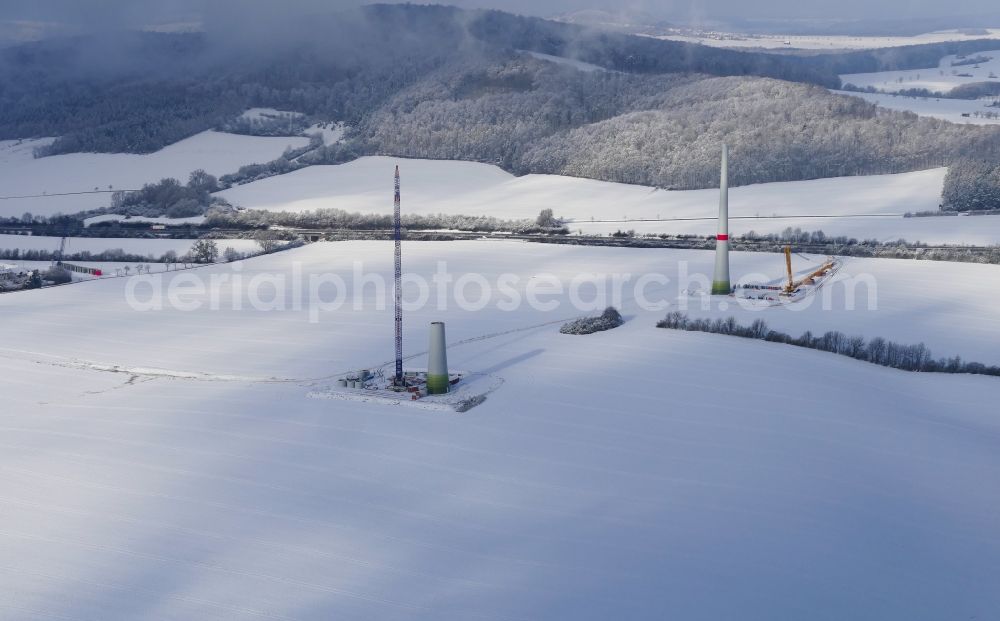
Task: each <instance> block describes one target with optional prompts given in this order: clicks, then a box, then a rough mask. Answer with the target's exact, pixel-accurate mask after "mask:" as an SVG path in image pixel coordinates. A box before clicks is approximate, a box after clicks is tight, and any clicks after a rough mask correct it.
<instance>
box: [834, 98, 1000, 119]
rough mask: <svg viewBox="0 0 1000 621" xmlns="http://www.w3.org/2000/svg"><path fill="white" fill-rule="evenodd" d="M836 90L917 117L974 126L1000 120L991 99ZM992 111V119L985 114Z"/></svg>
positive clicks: (999, 109) (999, 112)
mask: <svg viewBox="0 0 1000 621" xmlns="http://www.w3.org/2000/svg"><path fill="white" fill-rule="evenodd" d="M833 92H834V93H837V94H839V95H848V96H850V97H860V98H861V99H864V100H866V101H870V102H872V103H874V104H878V105H879V106H881V107H883V108H888V109H889V110H903V111H908V112H913V113H914V114H917V115H918V116H929V117H932V118H936V119H944V120H945V121H951V122H952V123H971V124H973V125H996V124H998V123H1000V108H997V107H995V106H990V105H989V104H991V103H992V101H993V100H990V99H985V100H984V99H973V100H969V99H942V98H939V97H908V96H905V95H892V94H883V93H854V92H850V91H833ZM977 113H978V116H977ZM989 113H992V114H993V115H996V116H995V117H992V118H991V117H987V116H985V115H986V114H989ZM963 115H968V116H963Z"/></svg>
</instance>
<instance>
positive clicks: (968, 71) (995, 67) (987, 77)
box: [840, 50, 1000, 93]
mask: <svg viewBox="0 0 1000 621" xmlns="http://www.w3.org/2000/svg"><path fill="white" fill-rule="evenodd" d="M976 56H984V57H989V58H990V60H989V61H987V62H983V63H980V64H979V65H959V66H957V67H956V66H952V63H953V62H956V60H957V58H956V57H955V56H945V57H944V58H942V59H941V62H940V63H939V64H938V66H937V67H935V68H928V69H906V70H901V71H879V72H877V73H848V74H844V75H842V76H840V79H841V81H842V82H843V83H844V84H853V85H854V86H857V87H860V88H866V87H868V86H873V87H875V88H876V89H878V90H880V91H883V92H886V93H896V92H899V91H901V90H906V89H911V88H925V89H927V90H929V91H930V92H932V93H948V92H950V91H951V90H952V89H953V88H955V87H956V86H959V85H962V84H971V83H973V82H993V81H997V82H1000V50H991V51H986V52H978V53H976V54H970V55H969V58H973V57H976ZM991 76H992V77H991Z"/></svg>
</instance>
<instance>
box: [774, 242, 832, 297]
mask: <svg viewBox="0 0 1000 621" xmlns="http://www.w3.org/2000/svg"><path fill="white" fill-rule="evenodd" d="M836 264H837V262H836V261H835V260H834V258H833V257H827V259H826V261H825V262H824V263H823V265H821V266H820V267H819V269H817V270H814V271H812V272H810V273H809V274H808V275H806V276H804V277H803V278H800V279H799V280H795V279H794V277H793V276H792V247H791V246H785V269H786V271H787V273H788V284H787V285H785V288H784V291H783V293H784V294H785V295H791V294H793V293H795V291H796V290H798V288H799V287H801V286H802V285H811V284H814V283H815V282H816V279H818V278H822V277H824V276H826V275H828V274H829V273H830V272H831V271H832V270H833V268H834V267H835V266H836Z"/></svg>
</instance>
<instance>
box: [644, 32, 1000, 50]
mask: <svg viewBox="0 0 1000 621" xmlns="http://www.w3.org/2000/svg"><path fill="white" fill-rule="evenodd" d="M983 30H985V32H976V33H968V32H963V31H960V30H941V31H937V32H927V33H924V34H919V35H914V36H883V37H877V36H851V35H783V34H753V35H747V34H745V33H734V32H714V33H704V34H702V35H700V36H699V35H690V34H676V35H666V36H660V37H656V38H658V39H670V40H674V41H686V42H688V43H700V44H701V45H709V46H712V47H728V48H764V49H789V48H790V49H800V50H827V51H834V50H870V49H878V48H887V47H902V46H906V45H926V44H929V43H944V42H946V41H972V40H975V39H1000V29H997V28H985V29H983Z"/></svg>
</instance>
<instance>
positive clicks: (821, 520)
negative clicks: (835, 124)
mask: <svg viewBox="0 0 1000 621" xmlns="http://www.w3.org/2000/svg"><path fill="white" fill-rule="evenodd" d="M391 257H392V254H391V244H388V243H385V242H381V243H379V242H349V243H320V244H313V245H311V246H308V247H305V248H301V249H298V250H293V251H289V252H286V253H279V254H277V255H270V256H266V257H261V258H257V259H252V260H249V261H246V262H244V263H243V264H242V265H241V267H240V268H239V269H240V272H239V273H241V274H242V275H243V277H244V278H245V279H246V280H244V282H245V283H246V282H248V281H249V280H250V279H251V278H253V277H256V276H261V277H262V278H263V277H266V276H267V275H268V274H270V275H271V276H274V275H284V276H285V277H286V278H289V279H291V278H294V275H295V270H296V269H299V270H301V271H302V273H303V274H304V275H306V276H308V275H310V274H318V273H320V272H327V271H330V270H332V271H334V272H335V273H337V274H339V275H340V276H341V277H343V278H345V280H346V281H347V282H351V280H350V275H351V272H352V269H353V268H352V262H353V261H354V260H358V259H360V260H363V261H364V262H365V265H366V268H367V269H368V270H371V271H373V272H375V273H379V274H381V275H383V276H384V277H388V275H389V274H390V273H391V265H392V259H391ZM440 260H443V261H447V262H448V263H449V264H450V265H452V266H453V269H455V270H456V271H457V273H456V275H458V274H462V273H466V272H468V273H478V274H482V275H484V277H486V278H487V279H488V280H492V279H493V278H495V277H496V276H497V275H498V274H501V273H505V272H506V273H511V274H514V275H517V276H518V277H520V279H521V281H520V284H518V285H517V288H518V290H522V288H526V287H527V286H528V284H527V283H528V282H530V281H531V280H532V279H537V278H539V277H540V274H542V273H550V274H553V275H554V276H555V277H556V279H557V280H559V281H560V282H562V283H564V284H565V283H567V282H568V281H569V280H570V279H571V278H572V276H573V275H575V274H578V273H580V272H582V271H592V272H608V271H617V272H632V273H636V274H638V273H641V272H644V271H650V270H655V271H663V272H664V273H667V274H671V275H672V274H673V271H674V270H675V269H676V267H677V263H678V261H680V260H690V261H692V268H691V271H692V272H699V271H703V270H705V269H708V267H709V266H710V262H711V253H703V252H683V251H658V250H630V249H609V248H579V247H553V246H544V245H536V244H518V243H514V242H506V243H505V242H454V243H432V242H428V243H406V244H405V245H404V266H405V269H406V270H407V271H409V272H413V273H418V274H425V275H429V274H430V273H431V272H433V271H434V270H435V269H436V265H437V262H438V261H440ZM780 260H781V258H780V257H778V256H775V255H742V254H737V255H734V257H733V272H734V276H739V275H742V274H745V273H747V271H748V270H752V271H763V270H772V264H774V265H773V270H772V271H774V272H780V266H779V265H778V264H779V263H780ZM295 266H298V267H295ZM970 267H971V268H975V269H974V270H971V271H970V270H969V268H970ZM927 268H928V264H926V263H920V264H917V263H914V262H909V261H881V262H877V261H858V262H852V263H849V264H848V265H847V266H845V269H851V270H859V271H860V270H868V271H871V270H874V271H875V273H876V275H877V276H878V279H879V289H880V300H882V301H883V302H884V303H883V304H882V306H881V307H880V308H879V310H878V311H874V312H864V313H861V314H859V315H858V316H859V317H860V319H858V320H857V322H856V323H854V324H850V323H848V326H847V327H846V330H847V331H848V332H851V331H852V330H853V329H854V328H855V327H861V328H862V329H863V330H864V332H865V333H867V334H873V333H875V332H882V333H886V334H884V335H885V336H890V337H897V338H900V339H901V340H907V341H909V340H915V339H925V340H927V341H928V344H929V345H931V346H932V347H933V348H934V349H936V350H938V351H937V353H939V354H941V355H944V354H947V353H951V352H952V351H954V352H955V353H962V354H963V355H965V356H966V357H968V358H969V359H975V358H977V357H981V358H985V357H987V356H991V357H992V360H984V361H992V362H997V360H998V359H997V357H996V355H995V352H996V351H998V348H997V345H998V344H1000V343H998V339H1000V336H998V335H1000V331H998V330H995V329H993V330H991V329H989V326H990V321H991V317H992V316H993V314H994V313H993V312H992V309H994V308H995V307H996V305H997V303H998V302H1000V300H998V299H997V295H995V294H994V293H992V292H991V290H989V289H987V290H982V286H981V284H982V282H984V281H985V280H988V279H995V273H994V272H995V271H996V269H997V268H996V267H993V266H967V265H949V264H935V265H934V266H933V267H932V269H931V271H928V269H927ZM235 273H237V272H235V271H234V266H232V265H225V266H215V267H208V268H203V269H199V270H193V271H191V272H181V273H175V274H173V275H171V276H169V277H168V278H169V279H182V278H183V279H187V278H190V277H191V276H192V275H196V274H200V275H202V276H203V277H205V278H210V277H211V276H212V275H213V274H214V275H217V276H221V275H223V274H228V275H229V276H230V277H231V276H232V275H234V274H235ZM167 283H169V280H168V281H167ZM165 286H169V284H166V283H165ZM833 286H834V287H836V286H837V285H833ZM127 288H128V281H127V280H125V279H109V280H103V281H95V282H90V283H83V284H79V285H73V286H68V287H60V288H54V289H48V290H41V291H29V292H23V293H16V294H8V295H3V296H0V317H2V324H0V325H2V326H3V328H4V342H3V344H2V345H0V378H3V379H2V380H0V382H2V384H3V386H4V408H3V409H2V410H0V426H2V429H3V440H2V441H0V445H2V447H3V452H2V457H0V472H2V473H3V476H2V477H0V498H2V499H3V503H2V507H3V509H2V510H0V550H2V558H3V559H5V560H4V561H3V562H2V563H0V573H2V574H3V584H4V588H3V589H0V610H3V613H4V616H5V617H6V618H11V619H36V618H53V619H59V618H71V619H80V618H101V619H104V620H108V621H115V620H119V619H122V620H124V619H135V618H198V619H251V618H267V619H301V620H312V619H316V620H320V619H323V620H325V619H331V618H378V619H414V618H419V619H435V620H439V619H463V620H464V619H479V618H482V619H512V618H532V619H535V618H574V619H608V618H633V619H638V618H643V619H662V618H685V619H718V618H741V619H774V618H800V617H803V616H806V617H809V618H821V619H826V618H829V619H840V618H844V617H845V616H852V617H856V616H864V617H871V618H906V619H939V618H951V617H974V616H979V617H984V618H985V617H988V616H989V614H990V613H991V611H993V610H996V608H997V606H998V605H1000V598H998V595H997V591H996V589H993V588H992V584H991V582H990V576H993V575H996V574H997V572H998V571H1000V544H998V526H997V524H996V520H995V519H993V518H994V508H995V507H996V505H997V503H998V502H1000V492H998V490H997V488H996V486H995V485H993V484H992V482H993V481H995V480H996V479H997V477H998V476H1000V458H998V457H997V455H998V454H1000V445H998V438H1000V423H998V421H997V420H996V418H995V416H993V415H992V413H991V412H990V411H989V409H988V408H986V407H984V404H987V403H992V402H993V401H995V400H996V399H997V397H998V396H1000V380H997V379H996V378H988V377H961V376H946V375H928V374H919V375H918V374H908V373H905V372H901V371H893V370H888V369H884V368H881V367H876V366H872V365H867V364H864V363H860V362H856V361H852V360H849V359H846V358H841V357H837V356H834V355H830V354H823V353H820V352H815V351H808V350H797V349H791V348H789V347H786V346H780V345H774V344H768V343H760V342H751V341H742V340H738V339H730V338H725V337H719V336H715V335H706V334H689V333H677V332H671V331H667V330H659V329H656V328H654V327H653V322H654V321H655V319H657V318H658V317H659V316H661V315H662V313H661V312H658V311H646V310H641V309H639V308H638V307H637V306H635V305H633V304H629V303H628V300H626V303H625V304H623V310H624V312H625V315H626V318H627V319H628V321H627V323H626V324H625V326H623V327H621V328H618V329H616V330H613V331H611V332H606V333H601V334H597V335H591V336H586V337H577V336H568V335H561V334H559V333H558V328H559V323H558V322H556V323H549V322H552V321H554V320H557V319H561V318H563V317H566V316H573V315H576V314H578V313H577V312H576V311H574V310H572V309H570V308H568V307H566V306H565V303H566V299H565V296H562V297H560V296H546V299H550V298H554V299H556V300H560V301H561V302H562V304H561V305H560V306H559V307H557V308H556V309H553V310H551V311H542V310H537V309H533V308H530V306H529V305H521V306H519V307H517V308H515V309H514V310H510V311H505V310H499V309H496V308H494V307H488V308H484V309H482V310H479V311H467V310H461V309H459V308H456V307H454V306H450V307H449V308H448V309H447V310H441V311H438V310H431V309H426V310H415V311H412V312H410V313H408V315H407V317H406V324H405V329H404V335H405V352H406V353H407V354H411V355H415V356H416V357H415V358H414V359H413V360H412V361H410V362H408V365H412V366H417V367H419V366H420V365H422V364H425V360H424V358H423V357H422V355H421V352H422V351H424V350H425V349H426V326H427V324H428V322H429V321H431V320H438V319H440V320H444V321H445V322H446V323H447V329H448V336H449V343H451V347H450V351H449V362H450V364H451V366H452V368H455V369H464V370H467V371H471V372H477V373H483V374H488V375H489V376H492V377H498V378H501V379H502V385H501V386H500V387H499V389H497V390H496V391H495V392H493V393H492V394H490V395H489V397H488V399H487V401H486V402H485V403H484V404H482V405H480V406H479V407H477V408H475V409H473V410H471V411H470V412H467V413H465V414H461V415H460V414H445V413H442V412H429V411H424V410H419V409H415V408H408V407H405V406H388V405H380V404H375V403H358V402H350V401H339V400H333V401H331V400H319V399H312V398H309V396H308V395H309V393H310V392H313V391H316V390H322V389H324V388H325V387H326V386H329V385H330V383H331V382H332V378H333V377H335V376H336V375H337V374H338V373H342V372H345V371H348V370H351V369H355V368H359V367H369V368H371V367H375V366H377V365H379V364H382V363H384V362H385V361H387V360H388V359H390V358H391V355H392V310H391V306H390V307H389V308H385V309H378V308H376V307H375V299H376V295H375V288H374V287H373V286H371V285H365V288H364V289H363V290H359V289H350V290H349V291H348V295H347V297H346V304H345V306H344V307H342V308H341V309H340V310H337V311H330V312H327V313H324V314H322V315H321V316H320V321H318V322H316V323H312V322H310V321H309V319H308V314H309V313H308V311H307V310H306V309H302V310H296V309H295V308H294V307H293V305H291V303H290V304H289V307H288V310H285V311H268V312H265V311H255V310H252V309H250V308H247V307H245V308H244V309H243V310H241V311H234V310H232V309H231V307H230V302H231V293H230V292H229V290H228V287H227V286H224V285H220V286H219V287H217V288H212V287H209V288H208V289H207V290H205V291H202V292H197V291H195V290H193V289H192V288H191V285H190V282H186V283H184V284H183V285H182V284H181V283H180V282H179V283H178V289H183V291H184V295H185V296H186V300H187V301H188V302H190V301H200V302H202V304H203V306H202V308H201V310H196V311H187V312H186V311H182V310H179V309H177V310H164V311H162V312H157V311H150V312H138V311H135V310H131V309H130V308H129V306H128V305H127V304H126V291H127ZM474 290H475V286H472V287H470V295H472V297H475V293H474ZM970 292H971V293H972V295H966V294H967V293H970ZM326 293H327V296H326V297H327V299H329V293H330V292H329V291H327V292H326ZM418 293H419V292H418V291H415V290H414V288H413V286H412V284H411V285H408V289H407V299H408V300H410V299H412V296H413V295H414V294H418ZM650 293H651V294H652V293H654V291H653V290H652V289H651V290H650ZM213 295H216V296H218V297H219V299H220V300H221V308H220V310H210V308H209V307H210V305H211V303H210V300H211V298H212V297H213ZM265 297H266V296H265ZM293 299H300V300H302V301H303V303H304V304H307V303H308V289H305V290H302V291H299V292H298V293H295V292H293V293H292V294H291V297H290V298H289V302H291V300H293ZM354 300H359V301H360V302H361V307H360V309H359V310H355V309H354V307H353V301H354ZM675 301H676V300H675ZM764 317H765V318H766V319H767V320H768V321H769V322H771V323H773V324H774V325H779V326H780V325H782V324H783V323H784V324H785V327H786V328H790V327H791V326H792V324H791V323H788V322H802V323H810V324H812V325H813V326H814V328H815V329H816V330H821V329H824V328H826V327H836V328H838V329H845V325H844V324H845V321H847V322H849V321H850V317H849V316H848V315H846V314H845V313H839V314H832V315H831V316H830V317H829V319H825V318H824V317H823V316H822V315H821V311H819V310H817V309H815V308H810V309H806V310H805V311H802V312H799V313H795V312H793V311H790V310H788V309H777V310H775V311H774V312H771V311H769V312H768V313H767V314H765V315H764ZM490 335H493V336H492V337H491V336H490ZM482 337H486V338H482ZM137 343H138V344H141V347H137V346H136V345H137ZM116 367H117V368H116ZM98 369H103V370H98ZM111 371H115V372H111ZM184 377H189V378H190V377H195V378H196V379H183V378H184ZM873 584H877V585H878V588H872V585H873Z"/></svg>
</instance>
